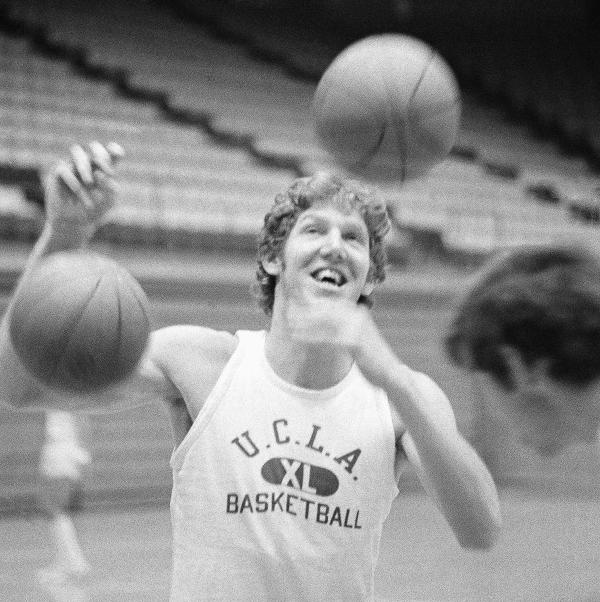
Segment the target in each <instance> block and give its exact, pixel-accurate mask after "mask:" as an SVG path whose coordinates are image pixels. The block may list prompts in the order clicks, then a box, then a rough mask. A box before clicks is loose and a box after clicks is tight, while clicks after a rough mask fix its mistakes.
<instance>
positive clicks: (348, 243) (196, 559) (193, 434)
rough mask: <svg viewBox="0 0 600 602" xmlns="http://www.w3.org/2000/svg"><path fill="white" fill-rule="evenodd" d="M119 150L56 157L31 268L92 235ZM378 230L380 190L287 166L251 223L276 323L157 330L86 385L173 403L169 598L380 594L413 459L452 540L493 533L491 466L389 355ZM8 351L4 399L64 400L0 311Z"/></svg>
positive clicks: (95, 147) (436, 398)
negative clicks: (112, 373) (135, 359)
mask: <svg viewBox="0 0 600 602" xmlns="http://www.w3.org/2000/svg"><path fill="white" fill-rule="evenodd" d="M111 152H112V155H111ZM118 154H120V150H119V149H118V148H117V147H115V146H112V147H108V148H107V147H104V146H102V145H100V144H98V143H92V144H91V145H90V147H89V149H87V150H85V149H83V148H82V147H80V146H76V147H74V148H73V149H72V161H71V164H64V165H61V166H59V167H58V168H57V169H56V170H55V171H54V172H53V173H52V174H51V176H50V179H49V181H48V184H47V195H48V200H47V207H48V219H47V223H46V226H45V229H44V232H43V234H42V235H41V237H40V240H39V241H38V243H37V244H36V246H35V248H34V251H33V253H32V256H31V259H30V261H29V263H28V266H27V268H26V270H25V273H24V275H23V277H22V281H23V282H24V281H26V279H27V277H28V273H29V271H30V270H31V267H32V266H33V265H35V264H36V263H37V262H38V261H40V259H41V258H42V257H43V256H45V255H47V254H48V253H51V252H54V251H57V250H61V249H65V248H73V247H79V246H83V245H85V244H86V242H87V241H88V240H89V238H90V237H91V235H92V233H93V228H94V224H95V223H96V222H97V220H98V219H99V218H100V217H101V216H102V215H103V214H104V212H105V211H106V210H107V209H108V208H109V207H110V205H111V204H112V201H113V198H114V194H115V193H114V191H115V181H114V171H113V165H112V159H113V157H115V156H117V155H118ZM388 229H389V220H388V217H387V213H386V211H385V206H384V205H383V203H381V202H377V200H376V199H375V198H374V197H373V195H372V194H371V193H369V192H368V191H366V190H363V189H362V188H361V187H360V186H359V185H358V184H356V183H353V182H343V181H340V180H338V179H336V178H332V177H329V176H325V175H317V176H314V177H313V178H304V179H299V180H297V181H296V182H295V183H294V184H293V185H292V186H291V187H290V189H289V190H288V191H286V192H285V193H283V194H280V195H278V196H277V197H276V199H275V203H274V205H273V207H272V208H271V211H270V212H269V213H268V214H267V215H266V217H265V222H264V228H263V230H262V233H261V239H260V244H259V255H258V263H259V266H258V294H259V297H260V303H261V305H262V306H263V308H264V309H265V310H266V311H267V313H269V314H270V315H271V324H270V328H269V330H268V332H238V333H236V334H231V333H229V332H216V331H213V330H210V329H208V328H201V327H196V326H188V325H184V326H172V327H168V328H163V329H160V330H157V331H155V332H153V333H152V335H151V340H150V343H149V346H148V349H147V352H146V355H145V357H144V359H143V361H142V362H141V364H140V366H139V368H138V370H137V371H136V372H135V374H133V376H131V377H130V378H128V379H127V380H126V381H125V382H122V383H119V384H118V385H115V386H111V387H110V389H108V390H106V391H104V392H102V393H98V394H95V395H94V397H92V401H93V402H94V403H97V404H99V405H100V406H101V405H102V404H103V403H104V404H108V403H110V404H112V405H113V406H117V407H119V406H120V407H127V406H132V405H141V404H145V403H148V402H151V401H159V402H160V403H163V404H165V405H166V406H167V408H168V409H169V413H170V416H171V419H172V425H173V432H174V438H175V450H174V452H173V455H172V458H171V465H172V468H173V492H172V498H171V517H172V525H173V576H172V589H171V598H172V600H202V599H211V600H213V599H222V600H228V601H231V600H273V601H278V602H279V601H282V600H294V601H298V600H344V601H348V600H366V599H372V597H373V589H374V584H373V574H374V567H375V563H376V559H377V553H378V544H379V539H380V535H381V529H382V525H383V522H384V520H385V518H386V516H387V514H388V512H389V508H390V504H391V502H392V500H393V498H394V497H395V495H396V494H397V488H396V477H397V473H398V470H399V469H400V468H401V466H402V464H403V463H404V461H405V460H406V459H408V460H409V461H410V462H411V463H412V464H413V465H414V466H415V468H416V470H417V471H418V473H419V475H420V478H421V480H422V482H423V485H424V486H425V488H426V490H427V491H428V492H429V493H430V495H431V496H432V498H433V499H434V500H435V502H436V503H437V505H438V507H439V508H440V510H441V511H442V513H443V514H444V516H445V517H446V519H447V521H448V523H449V525H450V527H451V528H452V529H453V531H454V533H455V535H456V537H457V539H458V541H459V542H460V543H461V545H463V546H465V547H469V548H479V549H484V548H487V547H489V546H490V545H491V544H492V543H493V541H494V540H495V538H496V536H497V534H498V530H499V526H500V512H499V504H498V498H497V492H496V488H495V485H494V482H493V480H492V478H491V476H490V474H489V472H488V470H487V468H486V467H485V465H484V464H483V462H482V461H481V459H480V458H479V457H478V456H477V454H476V453H475V452H474V450H473V449H472V448H471V447H470V446H469V445H468V443H467V442H466V441H465V440H464V439H463V437H462V436H461V435H460V434H459V432H458V430H457V428H456V423H455V420H454V415H453V412H452V409H451V406H450V404H449V402H448V400H447V398H446V396H445V395H444V393H443V392H442V391H441V390H440V389H439V387H438V386H437V385H436V384H435V383H434V382H433V381H432V380H431V379H430V378H428V377H427V376H425V375H424V374H420V373H417V372H414V371H412V370H411V369H410V368H408V367H407V366H406V365H404V364H403V363H402V362H401V361H400V360H399V359H398V358H397V357H396V356H395V354H394V353H393V352H392V350H391V349H390V347H389V346H388V345H387V344H386V342H385V341H384V340H383V338H382V337H381V335H380V334H379V332H378V330H377V328H376V326H375V324H374V322H373V320H372V318H371V315H370V313H369V310H368V309H367V305H368V304H369V299H370V296H371V293H372V292H373V289H374V288H375V286H376V284H377V283H378V282H381V281H382V280H383V278H384V271H383V261H384V252H383V246H382V245H383V237H384V235H385V233H386V232H387V230H388ZM8 313H9V314H10V308H9V310H8ZM0 365H1V366H2V370H1V371H0V372H1V375H0V399H2V400H3V401H4V402H6V403H9V404H12V405H13V406H14V407H16V408H30V407H44V406H52V405H56V404H57V403H58V402H57V400H56V398H55V396H54V395H53V393H52V392H50V391H47V390H43V389H42V388H41V387H40V386H39V385H38V384H37V383H36V382H35V381H34V380H33V379H32V378H31V377H30V376H29V375H28V374H27V373H26V372H25V370H24V369H23V367H22V366H21V365H20V363H19V361H18V359H17V358H16V356H15V354H14V351H13V349H12V346H11V344H10V340H9V337H8V335H7V329H6V318H5V326H4V332H3V335H2V337H1V338H0ZM62 403H63V405H67V406H68V402H65V401H63V402H62ZM139 411H140V412H141V411H143V408H140V410H139Z"/></svg>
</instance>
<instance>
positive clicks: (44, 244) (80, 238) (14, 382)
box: [0, 220, 93, 409]
mask: <svg viewBox="0 0 600 602" xmlns="http://www.w3.org/2000/svg"><path fill="white" fill-rule="evenodd" d="M92 233H93V230H92V229H91V227H90V226H89V225H87V224H81V223H71V222H68V221H66V220H64V221H54V222H46V224H45V225H44V228H43V230H42V233H41V235H40V237H39V239H38V240H37V242H36V243H35V245H34V247H33V249H32V251H31V253H30V255H29V257H28V259H27V262H26V264H25V267H24V270H23V273H22V274H21V277H20V278H19V281H18V283H17V286H16V287H15V290H14V292H13V295H12V297H11V300H10V302H9V305H8V307H7V309H6V311H5V313H4V315H3V316H2V322H1V324H0V366H2V370H1V371H0V403H2V404H3V405H8V406H10V407H13V408H15V409H29V408H31V409H35V408H36V407H39V406H38V404H40V403H42V398H43V397H44V394H43V391H42V389H41V388H40V386H39V384H38V383H37V381H35V379H33V378H32V377H31V375H30V374H29V373H28V372H27V370H26V369H25V368H24V366H23V365H22V363H21V362H20V360H19V358H18V356H17V354H16V353H15V350H14V348H13V345H12V341H11V338H10V332H9V323H10V316H11V313H12V308H13V306H14V303H15V301H16V299H17V298H18V295H19V292H20V290H21V288H22V287H23V286H24V285H25V284H26V282H27V281H28V279H29V276H30V274H31V273H32V271H33V270H34V269H35V267H36V266H37V265H38V264H39V263H40V261H42V260H43V258H44V257H46V256H48V255H50V254H51V253H55V252H58V251H65V250H70V249H77V248H81V247H84V246H85V245H86V244H87V243H88V241H89V239H90V238H91V235H92ZM46 401H48V400H46Z"/></svg>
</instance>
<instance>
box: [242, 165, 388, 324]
mask: <svg viewBox="0 0 600 602" xmlns="http://www.w3.org/2000/svg"><path fill="white" fill-rule="evenodd" d="M318 202H335V203H338V204H340V205H341V206H343V207H345V208H348V209H358V210H359V211H360V214H361V216H362V218H363V219H364V221H365V224H366V226H367V230H368V232H369V254H370V260H371V261H370V264H371V265H370V268H369V274H368V279H369V280H370V281H371V282H373V283H380V282H383V281H384V280H385V264H386V259H387V258H386V252H385V247H384V244H383V239H384V237H385V235H386V234H387V233H388V232H389V230H390V227H391V224H390V219H389V215H388V212H387V207H386V205H385V202H384V201H383V200H382V199H381V198H379V197H378V196H377V195H376V194H375V192H374V191H372V190H371V189H369V188H367V187H365V186H364V185H363V184H361V183H359V182H358V181H356V180H343V179H341V178H339V177H337V176H334V175H331V174H328V173H325V172H318V173H316V174H314V175H313V176H308V177H303V178H297V179H296V180H294V181H293V182H292V184H291V186H290V187H289V188H288V189H287V190H286V191H285V192H282V193H279V194H277V195H276V196H275V201H274V203H273V205H272V207H271V209H270V210H269V212H268V213H267V214H266V215H265V218H264V223H263V227H262V229H261V231H260V234H259V237H258V253H257V261H258V268H257V270H256V282H255V284H254V287H253V292H254V295H255V297H256V298H257V300H258V304H259V305H260V307H261V308H262V309H263V311H264V312H265V313H266V314H267V315H270V314H271V312H272V310H273V302H274V299H275V285H276V283H277V279H276V277H275V276H272V275H271V274H268V273H267V272H266V270H265V269H264V267H263V264H262V262H263V260H265V259H274V258H275V257H278V256H280V255H281V253H282V252H283V248H284V246H285V243H286V241H287V238H288V235H289V233H290V231H291V230H292V228H293V227H294V224H295V223H296V221H297V219H298V216H299V215H300V214H301V213H302V212H303V211H306V210H307V209H308V208H310V207H312V206H313V205H314V204H316V203H318ZM359 303H364V304H366V305H367V306H368V307H371V306H372V303H373V302H372V299H371V295H362V296H361V297H360V299H359Z"/></svg>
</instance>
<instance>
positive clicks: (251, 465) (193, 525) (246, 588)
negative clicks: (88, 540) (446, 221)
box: [171, 331, 398, 602]
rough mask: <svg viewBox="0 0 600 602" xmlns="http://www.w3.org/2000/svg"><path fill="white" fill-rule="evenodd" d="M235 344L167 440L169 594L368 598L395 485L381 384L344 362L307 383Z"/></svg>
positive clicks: (245, 338) (249, 345) (244, 334)
mask: <svg viewBox="0 0 600 602" xmlns="http://www.w3.org/2000/svg"><path fill="white" fill-rule="evenodd" d="M237 336H238V339H239V344H238V347H237V349H236V351H235V352H234V354H233V356H232V357H231V359H230V360H229V362H228V364H227V365H226V367H225V369H224V371H223V372H222V374H221V376H220V377H219V380H218V381H217V384H216V386H215V388H214V389H213V391H212V392H211V394H210V395H209V397H208V399H207V401H206V403H205V405H204V407H203V409H202V411H201V412H200V414H199V415H198V417H197V419H196V420H195V421H194V423H193V425H192V427H191V428H190V430H189V432H188V433H187V435H186V437H185V438H184V440H183V441H182V442H181V444H180V445H179V447H178V448H177V449H176V450H175V451H174V452H173V456H172V458H171V467H172V469H173V491H172V496H171V520H172V526H173V574H172V587H171V600H172V601H173V602H175V601H177V602H179V601H188V602H191V601H196V600H227V601H228V602H231V601H236V600H240V601H241V600H244V601H252V602H254V601H257V600H261V601H273V602H282V601H285V600H290V601H293V602H300V601H303V600H307V601H311V602H314V601H317V600H324V601H325V600H326V601H328V602H331V601H333V600H340V601H342V600H343V601H344V602H348V601H351V600H370V599H372V597H373V594H374V570H375V564H376V562H377V555H378V550H379V542H380V537H381V530H382V525H383V522H384V520H385V518H386V517H387V515H388V513H389V510H390V506H391V503H392V500H393V499H394V497H395V496H396V494H397V493H398V490H397V487H396V479H395V474H394V462H395V438H394V429H393V426H392V419H391V414H390V409H389V406H388V401H387V397H386V395H385V393H384V392H383V391H382V390H381V389H378V388H376V387H374V386H372V385H371V384H370V383H369V382H368V381H367V380H366V379H365V378H364V377H363V376H362V374H361V373H360V371H359V370H358V369H357V368H356V367H353V368H352V370H351V371H350V372H349V373H348V375H347V376H346V377H345V378H344V379H343V380H342V381H341V382H339V383H338V384H337V385H335V386H334V387H331V388H329V389H324V390H309V389H303V388H300V387H296V386H294V385H291V384H289V383H287V382H285V381H284V380H282V379H281V378H280V377H278V376H277V374H275V372H274V371H273V369H272V368H271V367H270V366H269V364H268V363H267V360H266V358H265V354H264V341H265V333H264V332H248V331H241V332H238V333H237Z"/></svg>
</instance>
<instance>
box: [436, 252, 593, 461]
mask: <svg viewBox="0 0 600 602" xmlns="http://www.w3.org/2000/svg"><path fill="white" fill-rule="evenodd" d="M445 344H446V350H447V351H448V354H449V356H450V358H451V359H452V360H453V361H454V362H455V363H456V364H457V365H459V366H461V367H463V368H465V369H466V370H468V371H470V372H471V373H472V374H473V375H474V378H475V379H476V381H477V384H478V385H479V389H480V390H481V391H484V392H485V394H486V395H487V396H488V397H489V398H490V400H491V399H493V402H492V401H490V400H488V403H493V404H494V408H493V409H494V410H495V413H497V414H499V415H500V416H501V417H502V419H503V421H504V422H505V423H507V424H508V425H510V428H511V429H512V430H513V431H514V432H515V434H516V436H517V438H518V439H519V440H520V442H521V443H522V444H524V445H525V446H527V447H530V448H532V449H534V450H536V451H537V452H539V453H540V454H541V455H544V456H550V455H555V454H557V453H559V452H560V451H561V450H563V449H564V448H565V447H567V446H569V445H571V444H574V443H592V442H596V440H597V436H598V429H599V428H600V262H599V260H598V258H597V257H596V256H595V255H594V254H593V253H591V252H589V251H587V250H585V249H584V248H581V247H577V246H542V247H535V246H534V247H523V248H517V249H513V250H511V251H508V252H506V253H502V254H500V255H499V256H498V257H496V258H494V259H493V260H492V261H490V263H489V264H488V265H487V266H485V268H484V269H483V270H482V272H481V273H480V274H479V275H477V276H476V278H475V282H474V284H473V286H472V287H471V288H470V290H469V291H468V293H467V294H466V295H465V296H464V297H463V298H462V299H461V300H460V302H459V303H458V304H457V308H456V312H455V314H454V317H453V320H452V322H451V324H450V326H449V329H448V332H447V335H446V339H445Z"/></svg>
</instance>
